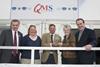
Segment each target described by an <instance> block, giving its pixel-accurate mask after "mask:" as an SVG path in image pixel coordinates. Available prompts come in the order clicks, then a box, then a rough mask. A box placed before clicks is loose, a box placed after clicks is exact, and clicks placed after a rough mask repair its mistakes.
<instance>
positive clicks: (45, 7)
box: [33, 3, 53, 14]
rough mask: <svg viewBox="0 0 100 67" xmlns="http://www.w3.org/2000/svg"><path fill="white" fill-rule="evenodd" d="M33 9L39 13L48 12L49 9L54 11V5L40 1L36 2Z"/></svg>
mask: <svg viewBox="0 0 100 67" xmlns="http://www.w3.org/2000/svg"><path fill="white" fill-rule="evenodd" d="M33 9H34V12H35V13H38V14H41V13H42V12H44V11H45V12H47V11H52V10H53V8H52V6H50V5H42V4H40V3H39V4H36V5H35V6H34V8H33Z"/></svg>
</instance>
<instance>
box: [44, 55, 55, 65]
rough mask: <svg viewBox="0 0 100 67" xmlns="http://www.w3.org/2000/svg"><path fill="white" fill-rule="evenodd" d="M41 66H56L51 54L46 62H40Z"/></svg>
mask: <svg viewBox="0 0 100 67" xmlns="http://www.w3.org/2000/svg"><path fill="white" fill-rule="evenodd" d="M42 64H56V63H55V60H54V56H53V54H50V55H49V57H48V59H47V61H46V62H44V63H43V62H42Z"/></svg>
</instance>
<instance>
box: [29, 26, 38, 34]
mask: <svg viewBox="0 0 100 67" xmlns="http://www.w3.org/2000/svg"><path fill="white" fill-rule="evenodd" d="M31 27H34V28H36V26H35V25H30V26H29V28H28V35H29V31H30V28H31Z"/></svg>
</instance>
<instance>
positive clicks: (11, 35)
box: [8, 30, 13, 46]
mask: <svg viewBox="0 0 100 67" xmlns="http://www.w3.org/2000/svg"><path fill="white" fill-rule="evenodd" d="M8 35H9V37H10V38H11V39H10V40H11V41H10V42H11V44H10V45H11V46H12V45H13V34H12V31H11V30H9V33H8Z"/></svg>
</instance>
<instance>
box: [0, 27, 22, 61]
mask: <svg viewBox="0 0 100 67" xmlns="http://www.w3.org/2000/svg"><path fill="white" fill-rule="evenodd" d="M18 36H19V45H20V44H21V39H22V34H21V33H20V32H18ZM0 46H13V37H12V31H11V30H10V29H9V30H4V31H2V33H1V34H0ZM11 52H12V50H0V62H1V63H8V62H9V61H10V59H11V55H12V53H11Z"/></svg>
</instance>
